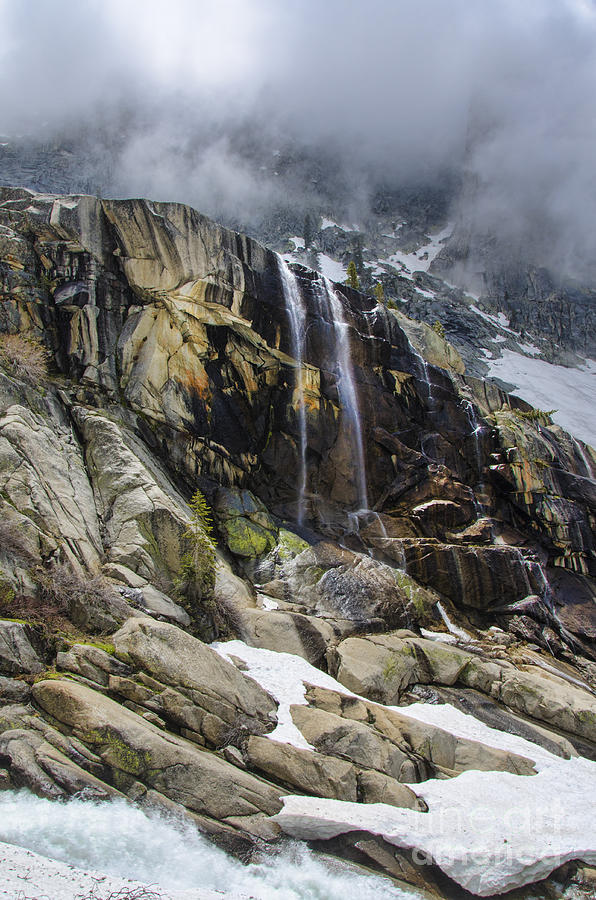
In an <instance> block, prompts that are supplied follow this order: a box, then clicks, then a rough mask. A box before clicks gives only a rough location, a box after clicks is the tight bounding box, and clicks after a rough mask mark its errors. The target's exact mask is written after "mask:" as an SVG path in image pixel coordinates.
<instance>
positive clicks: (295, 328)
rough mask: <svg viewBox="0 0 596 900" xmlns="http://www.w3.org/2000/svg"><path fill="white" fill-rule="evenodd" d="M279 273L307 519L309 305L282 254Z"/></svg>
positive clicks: (301, 506) (300, 518)
mask: <svg viewBox="0 0 596 900" xmlns="http://www.w3.org/2000/svg"><path fill="white" fill-rule="evenodd" d="M278 265H279V275H280V278H281V283H282V286H283V294H284V302H285V305H286V311H287V313H288V320H289V322H290V336H291V342H292V355H293V357H294V360H295V361H296V368H295V373H296V375H295V378H296V381H295V387H296V394H297V395H298V430H299V460H300V471H299V476H298V509H297V517H296V518H297V522H298V524H299V525H302V524H303V523H304V517H305V513H306V484H307V470H306V444H307V434H306V404H305V400H304V367H303V360H304V339H305V333H306V308H305V306H304V302H303V300H302V294H301V292H300V285H299V284H298V279H297V278H296V276H295V275H294V273H293V272H292V270H291V269H290V267H289V266H288V264H287V263H286V262H285V260H283V259H282V258H281V256H278Z"/></svg>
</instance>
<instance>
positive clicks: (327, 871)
mask: <svg viewBox="0 0 596 900" xmlns="http://www.w3.org/2000/svg"><path fill="white" fill-rule="evenodd" d="M0 841H4V842H5V843H4V844H1V843H0V897H6V898H11V900H15V898H16V897H18V898H19V900H33V898H40V897H43V898H44V900H45V898H50V897H51V898H58V897H60V900H71V898H72V900H75V898H77V897H81V896H89V894H90V893H91V892H92V893H91V895H92V896H93V898H94V900H105V898H108V897H109V896H110V894H111V893H115V892H116V890H118V889H120V890H121V889H122V881H121V879H125V880H126V881H127V882H128V879H133V880H134V881H135V882H141V883H143V884H146V885H151V890H152V891H154V892H155V895H157V896H158V897H160V898H162V897H163V898H164V900H166V898H168V900H169V898H172V900H174V898H175V900H181V898H188V900H195V898H196V900H199V898H203V897H205V898H207V897H211V896H212V894H211V893H210V891H216V892H221V893H222V894H223V895H224V896H229V897H237V898H242V897H252V898H259V900H260V898H264V900H351V898H353V900H377V898H378V900H390V898H391V900H398V898H399V900H406V898H410V900H414V897H415V896H416V895H415V894H413V893H407V892H405V891H402V890H400V889H399V888H397V887H396V886H394V885H393V884H392V883H391V882H390V881H389V880H388V879H384V878H381V877H377V876H374V875H366V874H360V873H357V872H356V871H355V870H354V868H352V867H350V866H349V865H346V864H343V863H341V862H340V861H337V862H336V861H331V862H329V861H327V860H326V859H322V858H321V857H317V856H316V855H315V854H314V853H313V852H312V851H310V850H309V849H308V848H307V847H306V846H305V845H303V844H292V845H290V846H289V847H288V846H287V845H286V847H285V849H284V850H283V851H281V852H279V853H274V852H271V853H270V854H269V855H267V856H266V857H264V858H263V861H262V862H261V863H255V864H251V865H249V866H244V865H242V863H240V862H238V861H237V860H235V859H233V858H232V857H230V856H228V855H227V854H226V853H224V852H223V851H222V850H219V849H218V848H216V847H214V846H213V845H212V844H210V843H209V842H208V841H207V840H206V839H205V838H203V837H201V835H199V834H198V833H197V831H196V830H195V829H194V828H192V827H191V826H190V825H188V824H186V823H183V822H180V821H177V820H176V819H174V818H166V817H164V816H163V815H158V814H156V813H153V814H151V815H148V814H146V813H145V812H143V811H142V810H141V809H138V808H137V807H134V806H131V805H130V804H128V803H126V802H125V801H121V800H115V801H111V802H105V803H96V802H91V801H86V800H76V799H75V800H71V801H69V802H67V803H58V802H56V801H50V800H43V799H41V798H39V797H36V796H34V795H33V794H31V793H29V792H28V791H6V792H4V793H0ZM7 845H16V847H24V848H27V849H28V850H32V851H34V853H36V854H40V857H36V856H31V855H29V856H27V855H26V854H25V853H24V852H23V851H15V849H14V848H13V847H11V846H7ZM44 858H45V859H44ZM48 859H50V860H61V861H62V862H64V863H67V864H68V866H62V867H58V866H54V865H53V864H49V863H47V860H48ZM73 866H74V867H76V868H75V869H72V868H71V867H73ZM102 874H103V875H107V876H109V877H108V878H102ZM17 886H18V887H17ZM151 896H152V897H153V896H154V895H153V894H152V895H151Z"/></svg>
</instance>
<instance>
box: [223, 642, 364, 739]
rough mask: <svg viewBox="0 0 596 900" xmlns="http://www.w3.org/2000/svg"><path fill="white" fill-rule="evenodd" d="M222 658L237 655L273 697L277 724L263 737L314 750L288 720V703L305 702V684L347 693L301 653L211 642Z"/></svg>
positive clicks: (348, 692)
mask: <svg viewBox="0 0 596 900" xmlns="http://www.w3.org/2000/svg"><path fill="white" fill-rule="evenodd" d="M211 646H212V648H213V649H214V650H216V651H217V652H218V653H219V654H220V655H221V656H223V657H224V659H228V660H230V661H231V662H233V657H237V658H239V659H241V660H242V661H243V662H244V663H245V664H246V666H247V673H246V674H247V675H250V677H251V678H254V680H255V681H256V682H257V683H258V684H260V685H261V687H262V688H264V689H265V690H266V691H267V692H268V693H269V694H271V695H272V697H274V698H275V700H277V702H278V704H279V708H278V710H277V723H278V724H277V727H276V728H275V729H274V730H273V731H272V732H270V733H269V734H268V735H267V737H268V738H269V739H270V740H273V741H279V742H280V743H282V744H291V745H292V746H293V747H298V748H299V749H301V750H314V747H312V746H311V744H309V743H308V741H306V740H305V738H304V737H303V736H302V733H301V732H300V731H299V730H298V728H296V726H295V725H294V723H293V721H292V714H291V712H290V706H292V705H298V706H306V697H305V694H306V688H305V684H312V685H314V686H315V687H324V688H328V689H329V690H332V691H339V692H341V693H342V694H350V691H347V690H346V689H345V688H344V687H343V686H342V685H341V684H340V683H339V682H338V681H336V680H335V678H331V676H330V675H326V674H325V673H324V672H321V670H320V669H316V668H315V667H314V666H311V664H310V663H308V662H307V661H306V660H305V659H302V657H301V656H294V655H293V654H292V653H278V652H277V651H275V650H261V649H259V648H257V647H249V646H248V644H245V643H244V641H226V642H225V643H216V644H211Z"/></svg>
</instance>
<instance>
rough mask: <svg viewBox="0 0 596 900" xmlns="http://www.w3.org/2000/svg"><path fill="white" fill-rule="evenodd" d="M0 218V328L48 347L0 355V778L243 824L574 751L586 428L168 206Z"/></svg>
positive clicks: (427, 338)
mask: <svg viewBox="0 0 596 900" xmlns="http://www.w3.org/2000/svg"><path fill="white" fill-rule="evenodd" d="M0 225H1V226H2V230H1V236H0V238H1V240H0V287H1V292H0V332H2V333H4V332H6V331H10V332H12V333H13V335H15V337H17V338H18V336H19V334H20V335H21V339H24V336H27V338H31V337H33V338H34V339H35V338H36V339H38V340H41V341H43V342H44V343H45V345H46V346H47V347H48V348H49V349H51V351H52V366H51V368H50V371H49V373H48V374H47V375H45V376H43V377H44V384H43V385H39V386H36V385H34V384H31V383H28V382H27V381H26V379H27V373H26V372H23V371H22V370H19V371H17V370H15V369H14V367H13V368H11V364H10V360H9V358H8V357H6V356H2V355H1V354H0V367H1V368H2V372H0V514H1V519H0V567H1V570H0V613H1V614H2V615H4V616H5V617H6V618H5V619H2V620H0V644H2V646H1V647H0V670H1V673H2V675H1V676H0V692H1V696H2V701H3V703H4V707H3V708H2V709H1V710H0V768H1V769H2V770H3V771H4V772H5V773H6V774H5V775H3V776H0V777H1V778H2V779H3V781H2V783H4V784H6V785H12V786H28V787H30V788H32V789H33V790H35V791H37V792H38V793H40V794H43V795H44V796H47V797H54V798H64V797H66V796H69V795H70V794H72V793H76V792H79V791H83V790H84V791H86V792H90V793H91V795H92V796H96V797H101V796H104V797H105V796H116V795H118V796H125V797H127V798H128V799H129V800H131V801H134V802H137V801H138V802H145V801H148V799H151V798H152V799H154V800H156V801H158V805H159V804H161V805H162V806H163V807H167V806H168V804H172V805H173V806H172V808H173V809H174V810H177V811H180V810H181V809H186V810H187V811H189V812H190V813H192V814H193V815H194V816H195V821H196V822H197V824H198V825H199V826H200V827H201V828H203V829H205V830H206V831H208V832H210V833H212V832H218V831H219V832H220V833H221V832H222V831H223V832H225V834H226V835H227V836H228V837H229V836H230V834H232V835H236V836H237V835H242V834H245V835H250V836H251V840H252V839H256V838H257V837H259V836H260V837H265V838H267V839H273V838H274V837H276V835H277V834H278V828H277V826H275V825H273V824H272V823H271V821H270V819H271V816H272V815H274V814H276V813H278V812H279V810H280V809H281V797H282V795H285V794H287V793H288V792H292V791H293V792H297V793H300V794H302V795H304V796H308V797H310V798H316V799H317V800H320V801H321V802H322V801H337V802H339V801H343V802H345V803H348V804H352V803H353V804H359V805H360V806H361V807H362V808H363V809H364V808H365V807H372V806H374V805H377V804H380V805H381V806H382V808H383V809H384V810H386V809H390V810H393V813H394V814H397V815H402V814H403V815H410V814H411V815H413V816H418V817H424V816H425V815H426V812H425V810H426V809H427V807H428V808H429V812H431V814H432V809H431V804H430V803H429V800H427V799H425V798H426V797H428V798H432V797H433V796H434V795H433V791H434V790H435V787H434V785H435V784H441V783H442V782H448V781H449V782H453V783H454V784H456V785H457V783H458V782H459V783H460V784H463V785H465V784H467V783H469V782H470V781H471V780H473V779H474V778H476V777H477V775H478V773H482V774H483V775H486V776H488V775H491V777H492V776H494V777H497V776H502V777H503V779H504V782H503V783H509V781H508V779H522V780H524V781H527V780H533V779H535V778H538V777H539V776H538V775H537V774H536V771H537V768H539V761H540V759H541V758H542V757H540V754H539V752H538V751H539V749H540V752H543V753H549V754H551V757H552V758H551V757H549V759H550V763H549V764H552V765H554V764H555V763H556V764H559V763H560V764H561V765H562V764H563V760H564V758H566V757H574V755H575V754H576V753H577V754H581V755H584V756H591V755H594V753H595V752H596V730H595V728H596V725H595V723H596V706H595V701H594V694H593V691H594V688H595V686H596V670H595V668H594V664H593V659H594V638H595V636H596V630H595V628H596V625H595V623H596V617H595V614H594V609H595V608H596V607H595V605H594V598H595V594H594V591H593V581H592V580H591V573H592V571H593V565H594V559H595V558H596V555H595V552H596V551H595V548H594V543H593V530H594V524H595V523H594V506H595V497H594V482H593V480H592V478H591V477H588V476H589V472H590V471H591V461H593V462H596V460H594V459H593V456H592V454H591V451H590V450H589V449H588V448H585V447H583V446H582V445H580V444H579V443H578V442H575V441H573V439H571V438H570V437H569V436H568V435H566V434H565V433H564V432H562V431H561V430H560V429H558V428H556V427H555V426H552V424H551V423H550V422H549V421H548V417H545V414H543V413H540V412H539V411H533V410H531V408H530V407H528V406H527V404H524V403H523V402H522V401H518V400H516V399H515V398H513V397H509V396H508V395H507V394H505V393H504V392H503V391H501V390H499V389H498V388H496V387H495V386H494V385H487V384H485V383H483V382H480V381H478V380H477V379H474V378H471V377H470V376H468V375H466V374H464V373H463V368H462V365H461V360H460V359H459V358H458V357H457V355H456V354H455V352H454V351H452V350H451V349H450V348H449V346H448V345H447V344H446V343H445V341H444V340H443V338H442V336H441V335H440V334H439V331H440V329H437V330H436V331H434V330H432V329H428V328H422V327H419V326H417V325H416V324H415V323H414V324H412V323H410V322H407V321H405V320H404V319H403V317H400V316H399V315H396V314H394V313H393V312H392V311H391V310H389V309H385V308H382V307H380V306H378V305H377V304H375V303H374V302H373V301H372V299H371V298H369V297H367V296H365V295H363V294H361V293H359V292H357V291H353V290H351V289H349V288H347V287H345V286H340V285H336V286H333V285H331V284H330V283H329V282H326V281H324V280H323V279H321V278H320V277H319V276H318V275H317V274H316V273H314V272H311V271H308V270H306V269H303V268H300V267H298V266H295V267H294V269H293V271H292V272H291V273H290V274H291V275H292V277H293V278H295V287H296V295H295V296H294V295H293V296H292V297H289V296H287V286H286V293H284V284H285V282H284V281H283V279H282V277H281V274H280V273H281V268H280V263H279V260H278V259H277V257H276V256H275V255H274V254H273V253H271V252H270V251H268V250H266V249H265V248H263V247H262V246H260V245H259V244H257V243H256V242H254V241H251V240H250V239H248V238H246V237H244V236H242V235H238V234H235V233H234V232H231V231H227V230H226V229H223V228H221V227H220V226H217V225H215V224H214V223H212V222H209V220H207V219H205V218H204V217H203V216H200V215H199V214H198V213H196V212H194V211H193V210H189V209H188V208H186V207H183V206H179V205H176V204H153V203H150V202H148V201H105V200H99V199H96V198H92V197H72V198H64V197H51V196H35V195H33V194H31V193H29V192H25V191H19V190H14V191H10V190H4V191H3V192H1V193H0ZM429 277H430V276H429ZM421 285H422V282H421ZM419 286H420V285H419ZM422 288H423V285H422ZM291 302H295V303H298V304H299V305H301V306H302V307H303V316H304V323H303V324H304V329H303V331H304V341H303V346H301V347H300V356H301V360H302V364H303V365H302V369H301V373H300V377H298V374H297V368H296V358H295V353H296V341H295V340H294V339H293V335H292V333H291V332H292V329H291V327H290V326H291V323H292V317H291V315H290V305H291ZM294 337H295V336H294ZM1 340H2V334H0V345H1ZM348 382H349V384H348ZM348 388H349V390H348ZM363 476H365V477H363ZM364 482H365V483H364ZM197 488H200V489H201V491H202V492H203V494H204V497H205V504H204V505H203V506H202V507H201V508H202V509H203V510H205V512H204V518H203V519H202V520H201V518H200V516H198V514H197V513H196V512H195V508H194V507H192V508H191V507H189V505H188V500H189V498H190V497H191V496H192V495H193V494H194V493H195V491H196V489H197ZM365 501H366V502H365ZM208 509H210V510H211V513H210V514H209V512H208V511H207V510H208ZM209 515H212V517H213V537H214V540H215V541H216V542H217V548H214V547H211V544H209V543H207V544H203V545H202V546H203V547H205V546H208V552H206V556H205V559H207V562H208V568H209V572H208V576H205V580H204V582H200V574H199V568H198V567H197V564H196V562H197V561H196V559H195V558H194V557H193V555H192V553H191V552H190V550H191V549H192V548H193V545H192V534H193V528H194V529H195V532H194V534H195V535H199V537H200V538H201V540H204V541H207V542H208V540H209V539H208V532H209V531H210V524H209ZM197 516H198V518H197ZM194 549H195V550H196V545H194ZM197 552H198V551H197ZM199 582H200V585H199ZM189 585H190V587H189ZM191 588H192V589H191ZM18 620H22V621H18ZM397 629H399V630H397ZM191 632H192V634H191ZM197 635H200V636H201V637H203V638H204V639H207V640H211V639H213V638H214V637H216V636H219V637H229V636H234V635H237V636H239V637H240V638H242V639H243V640H244V641H245V642H246V643H245V644H242V643H240V642H238V644H236V648H237V651H236V652H237V653H238V656H235V655H234V653H233V652H230V653H225V651H224V650H222V647H221V646H218V645H216V649H214V648H212V647H209V646H208V645H207V644H206V643H205V642H204V641H202V640H200V639H198V637H197ZM246 645H248V646H246ZM224 646H225V645H224ZM280 653H286V654H293V656H285V657H279V654H280ZM250 654H253V656H251V655H250ZM223 655H225V656H226V657H227V658H226V659H224V658H222V657H223ZM309 664H310V666H309ZM296 666H300V667H301V668H299V669H298V668H296ZM313 666H314V667H317V668H313ZM284 667H285V668H284ZM285 669H287V671H286V670H285ZM320 670H323V671H322V672H321V671H320ZM290 672H292V673H298V674H295V677H294V680H293V681H292V680H291V679H290V678H289V675H288V673H290ZM324 672H328V673H330V674H331V675H334V676H336V677H337V682H335V681H333V680H332V679H331V678H329V676H328V675H324V674H323V673H324ZM325 679H327V680H325ZM355 695H358V696H355ZM414 699H416V700H418V701H420V700H421V699H422V700H432V701H434V702H435V703H437V704H439V703H442V704H450V705H448V706H446V707H445V706H443V707H442V714H443V715H444V716H445V718H446V719H448V718H449V717H448V713H449V711H450V710H452V706H455V707H456V710H454V711H452V713H451V714H452V718H453V717H455V712H457V709H459V710H464V709H465V710H466V711H467V712H469V713H470V714H471V715H473V716H474V718H473V721H472V724H471V723H470V722H466V723H464V724H462V721H461V720H457V722H456V723H455V724H454V725H453V727H452V728H447V727H445V728H444V727H441V725H440V724H433V721H434V720H433V717H432V716H430V715H429V717H428V718H429V721H428V722H427V721H424V720H423V717H422V716H421V717H420V718H416V716H415V715H414V714H413V713H412V714H410V715H408V712H407V708H406V707H404V708H403V709H400V708H399V707H398V706H397V704H400V703H404V704H405V703H411V702H412V701H413V700H414ZM390 706H392V707H393V708H389V707H390ZM440 719H441V711H439V713H438V714H437V721H440ZM478 719H480V720H481V721H485V722H487V723H488V724H491V723H492V724H493V725H496V727H498V728H499V729H500V731H499V732H495V734H497V735H499V734H500V732H506V733H507V739H505V738H503V737H502V736H501V738H497V737H495V735H491V734H490V733H489V734H487V730H484V731H482V730H478V729H479V722H478ZM452 724H453V722H452ZM512 735H517V736H518V737H519V740H518V738H516V739H515V740H513V737H512ZM509 738H511V740H512V741H513V743H510V742H509ZM524 741H526V743H524ZM528 742H530V743H528ZM534 748H536V749H534ZM553 760H554V762H553ZM570 761H571V762H573V760H570ZM584 762H585V760H584ZM491 773H492V774H491ZM499 783H501V782H499ZM411 785H415V787H416V789H415V790H414V789H413V788H412V787H411ZM419 786H423V787H419ZM454 790H455V791H457V790H458V788H457V787H456V788H454ZM369 814H370V813H369ZM366 821H368V819H367V820H366ZM370 830H371V831H374V828H372V827H371V829H370ZM354 841H357V842H359V843H360V844H362V846H363V847H367V848H368V850H367V851H366V852H365V851H364V850H363V851H362V852H363V853H365V855H367V854H368V855H367V858H369V859H373V860H375V861H376V864H377V865H380V866H382V867H383V868H384V870H385V871H386V872H389V873H390V874H391V875H392V876H395V874H396V870H397V865H398V864H397V862H396V859H395V857H394V855H393V851H392V850H391V851H390V850H387V847H385V846H384V845H383V843H382V838H379V839H378V840H377V839H375V840H373V839H372V838H371V837H370V836H366V835H363V834H360V835H358V836H356V837H354ZM353 846H356V844H354V845H353ZM358 858H361V857H358ZM410 863H411V861H410ZM410 863H408V864H407V865H406V863H405V862H404V868H403V872H404V873H405V874H404V877H405V876H406V875H407V877H408V878H410V877H411V878H414V875H413V874H412V871H411V870H412V865H411V864H410ZM421 877H422V876H420V873H418V875H417V876H416V878H417V879H418V882H417V883H419V881H420V878H421ZM433 877H434V876H433ZM416 878H414V880H415V881H416ZM423 880H424V879H423ZM427 883H428V884H431V885H434V882H433V881H432V878H430V877H429V879H427ZM433 889H434V888H433Z"/></svg>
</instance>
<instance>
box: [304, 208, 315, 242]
mask: <svg viewBox="0 0 596 900" xmlns="http://www.w3.org/2000/svg"><path fill="white" fill-rule="evenodd" d="M302 234H303V237H304V249H305V250H308V248H309V247H310V245H311V244H312V239H313V227H312V219H311V217H310V215H309V214H308V213H307V214H306V215H305V217H304V231H303V233H302Z"/></svg>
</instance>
